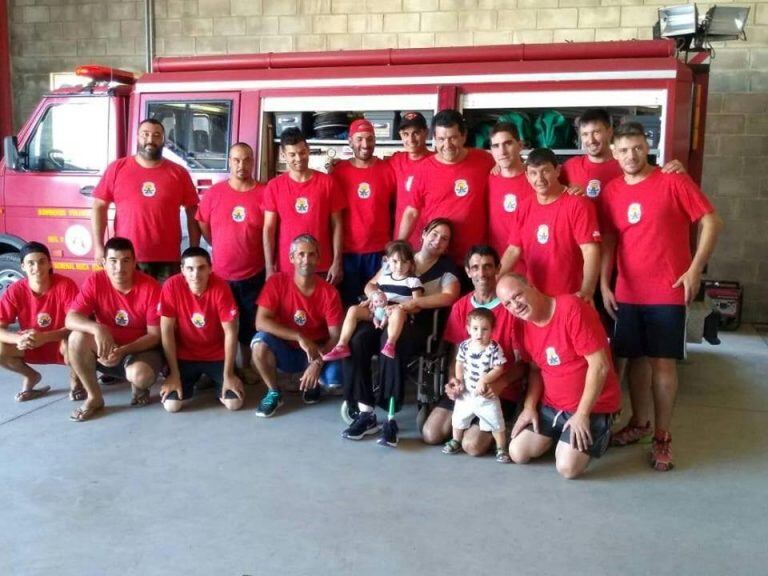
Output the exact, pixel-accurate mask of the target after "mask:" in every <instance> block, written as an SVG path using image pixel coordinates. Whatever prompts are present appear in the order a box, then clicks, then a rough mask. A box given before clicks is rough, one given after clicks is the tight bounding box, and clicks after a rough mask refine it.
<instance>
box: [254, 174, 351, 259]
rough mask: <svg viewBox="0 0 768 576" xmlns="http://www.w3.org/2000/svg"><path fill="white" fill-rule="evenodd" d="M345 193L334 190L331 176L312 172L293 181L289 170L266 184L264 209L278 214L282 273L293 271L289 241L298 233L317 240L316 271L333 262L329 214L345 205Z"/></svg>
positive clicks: (279, 254) (279, 256) (278, 244)
mask: <svg viewBox="0 0 768 576" xmlns="http://www.w3.org/2000/svg"><path fill="white" fill-rule="evenodd" d="M346 205H347V204H346V199H345V198H344V195H343V194H341V193H340V192H339V191H337V190H336V187H335V186H334V183H333V179H332V178H331V177H330V176H328V175H327V174H323V173H322V172H317V171H314V170H313V171H312V178H310V179H309V180H307V181H306V182H296V181H295V180H293V179H292V178H291V177H290V175H289V174H288V172H286V173H284V174H281V175H280V176H277V177H275V178H273V179H272V180H270V181H269V182H268V183H267V189H266V190H265V191H264V210H265V211H267V212H275V213H276V214H277V215H278V217H279V220H280V221H279V223H278V242H277V250H278V254H277V256H278V257H277V263H278V270H280V271H281V272H293V266H291V261H290V259H289V253H288V251H289V249H290V246H291V242H292V241H293V239H294V238H296V236H299V235H300V234H312V236H314V237H315V238H316V239H317V241H318V242H319V243H320V261H319V263H318V266H317V270H318V272H325V271H327V270H328V268H330V267H331V262H332V261H333V238H332V235H331V214H333V213H335V212H339V211H340V210H342V209H344V208H346Z"/></svg>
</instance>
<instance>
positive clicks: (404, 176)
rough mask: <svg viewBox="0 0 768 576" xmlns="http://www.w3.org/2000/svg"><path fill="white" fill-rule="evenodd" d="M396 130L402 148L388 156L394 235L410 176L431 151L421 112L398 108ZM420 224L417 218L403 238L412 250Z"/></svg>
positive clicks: (418, 239) (407, 198) (417, 241)
mask: <svg viewBox="0 0 768 576" xmlns="http://www.w3.org/2000/svg"><path fill="white" fill-rule="evenodd" d="M398 133H399V134H400V139H401V140H402V141H403V150H402V151H400V152H395V153H394V154H393V155H392V156H390V157H389V165H390V166H391V167H392V170H393V171H394V173H395V181H396V183H397V200H396V202H395V235H396V234H397V231H398V230H399V229H400V221H401V220H402V219H403V212H405V209H406V208H407V207H408V203H409V202H410V199H411V185H412V184H413V177H414V175H415V174H416V171H417V170H418V167H419V166H420V165H421V164H422V162H423V161H424V160H426V159H427V158H429V157H430V156H432V151H431V150H429V149H428V148H427V138H428V137H429V127H428V126H427V121H426V119H425V118H424V116H423V115H422V114H421V112H402V113H401V114H400V125H399V127H398ZM423 228H424V226H423V223H422V222H421V221H420V222H416V225H415V226H414V227H413V231H412V232H411V235H410V236H409V237H408V238H407V240H408V241H409V242H410V243H411V246H413V248H414V249H415V250H418V248H419V244H420V242H421V230H422V229H423Z"/></svg>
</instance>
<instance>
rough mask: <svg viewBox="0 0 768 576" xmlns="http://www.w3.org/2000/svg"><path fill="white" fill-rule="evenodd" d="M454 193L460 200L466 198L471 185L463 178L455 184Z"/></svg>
mask: <svg viewBox="0 0 768 576" xmlns="http://www.w3.org/2000/svg"><path fill="white" fill-rule="evenodd" d="M453 191H454V192H455V193H456V196H458V197H459V198H464V196H466V195H467V194H469V184H467V181H466V180H464V179H463V178H462V179H461V180H456V182H454V183H453Z"/></svg>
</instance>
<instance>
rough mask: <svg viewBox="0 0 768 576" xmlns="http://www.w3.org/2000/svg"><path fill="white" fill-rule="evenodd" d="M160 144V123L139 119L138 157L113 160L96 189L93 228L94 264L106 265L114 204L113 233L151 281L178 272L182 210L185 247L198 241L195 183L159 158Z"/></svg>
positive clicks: (186, 173)
mask: <svg viewBox="0 0 768 576" xmlns="http://www.w3.org/2000/svg"><path fill="white" fill-rule="evenodd" d="M164 144H165V130H164V128H163V125H162V124H161V123H160V122H158V121H157V120H154V119H152V118H148V119H146V120H143V121H142V122H141V124H139V131H138V134H137V150H136V154H135V155H134V156H129V157H126V158H120V159H119V160H115V161H114V162H112V164H110V165H109V166H108V167H107V170H106V172H104V175H103V176H102V177H101V180H100V181H99V183H98V185H97V186H96V188H95V189H94V191H93V210H92V216H91V217H92V222H91V224H92V228H93V257H94V260H95V262H96V264H99V265H102V264H103V263H104V234H105V232H106V229H107V210H108V208H109V205H110V204H114V205H115V235H116V236H120V237H124V238H128V239H129V240H131V241H132V242H133V244H134V246H135V248H136V258H137V260H138V263H139V268H140V269H141V270H143V271H144V272H146V273H148V274H150V275H152V276H154V277H155V278H158V279H164V278H167V277H168V276H170V275H171V274H175V273H176V271H177V270H178V269H179V252H180V250H181V227H180V225H179V209H180V208H181V207H182V206H183V207H184V210H185V212H186V216H187V232H188V234H189V244H190V246H197V245H198V244H199V243H200V228H199V227H198V225H197V221H196V220H195V211H196V210H197V202H198V197H197V191H196V190H195V185H194V184H193V183H192V179H191V178H190V177H189V173H188V172H187V171H186V170H185V169H184V168H182V167H181V166H179V165H178V164H175V163H173V162H171V161H170V160H166V159H164V158H163V145H164Z"/></svg>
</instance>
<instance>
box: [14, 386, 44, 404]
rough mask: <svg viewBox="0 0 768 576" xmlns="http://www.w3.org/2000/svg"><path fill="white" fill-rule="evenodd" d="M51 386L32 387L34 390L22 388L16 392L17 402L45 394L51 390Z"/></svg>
mask: <svg viewBox="0 0 768 576" xmlns="http://www.w3.org/2000/svg"><path fill="white" fill-rule="evenodd" d="M50 389H51V387H50V386H48V385H45V386H40V387H39V388H32V390H22V391H21V392H18V393H17V394H16V397H15V398H16V402H26V401H27V400H34V399H35V398H40V397H41V396H45V395H46V394H48V392H49V391H50Z"/></svg>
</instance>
